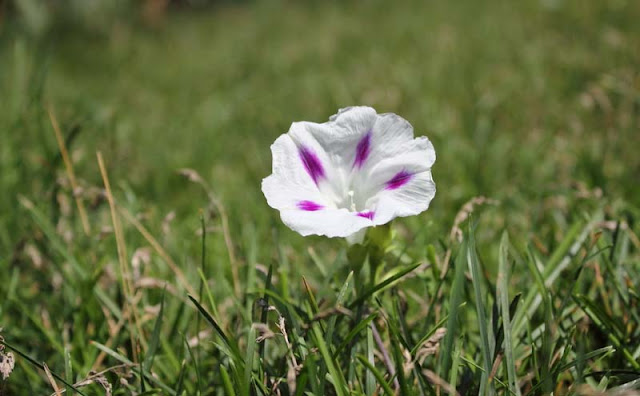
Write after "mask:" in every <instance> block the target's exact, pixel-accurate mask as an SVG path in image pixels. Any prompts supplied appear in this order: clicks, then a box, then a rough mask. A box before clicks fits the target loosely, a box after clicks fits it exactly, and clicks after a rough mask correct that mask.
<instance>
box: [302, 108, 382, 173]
mask: <svg viewBox="0 0 640 396" xmlns="http://www.w3.org/2000/svg"><path fill="white" fill-rule="evenodd" d="M376 120H377V115H376V111H375V110H374V109H372V108H371V107H364V106H358V107H348V108H346V109H340V111H339V112H338V114H336V115H333V116H331V118H330V121H329V122H326V123H324V124H312V123H306V125H307V126H308V128H309V132H310V133H311V134H312V135H313V137H314V138H315V139H316V141H317V142H318V144H320V145H321V146H322V147H323V149H324V150H325V152H327V154H328V156H329V158H330V160H331V162H332V163H333V164H334V166H336V167H339V168H341V169H344V171H345V172H350V171H351V169H352V167H353V164H354V159H355V156H356V147H357V146H358V143H359V142H360V140H361V139H362V137H363V136H364V135H366V134H367V133H368V132H369V131H371V130H372V129H373V126H374V125H375V123H376Z"/></svg>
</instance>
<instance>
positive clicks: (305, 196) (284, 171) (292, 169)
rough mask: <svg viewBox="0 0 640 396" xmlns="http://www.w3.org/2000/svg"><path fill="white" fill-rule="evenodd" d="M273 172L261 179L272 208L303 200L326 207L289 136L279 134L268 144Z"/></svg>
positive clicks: (293, 205) (295, 203)
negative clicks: (269, 145) (271, 156)
mask: <svg viewBox="0 0 640 396" xmlns="http://www.w3.org/2000/svg"><path fill="white" fill-rule="evenodd" d="M271 152H272V154H273V173H272V174H271V175H270V176H269V177H267V178H265V179H264V180H263V181H262V192H263V193H264V195H265V197H266V198H267V203H268V204H269V206H271V207H272V208H274V209H279V210H282V209H293V208H297V207H298V206H297V205H298V203H299V202H302V201H309V202H314V203H316V204H318V205H322V206H326V205H327V202H326V200H325V198H324V196H323V195H322V194H321V193H320V190H319V189H318V186H317V185H316V184H315V181H314V179H313V178H312V177H311V176H310V175H309V173H308V172H307V169H306V168H305V166H304V163H303V162H302V161H301V159H300V154H299V149H298V146H297V145H296V144H295V143H294V141H293V139H291V137H290V136H289V135H282V136H280V137H279V138H278V139H276V141H275V142H274V143H273V145H271Z"/></svg>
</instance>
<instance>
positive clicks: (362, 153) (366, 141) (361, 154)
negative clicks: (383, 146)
mask: <svg viewBox="0 0 640 396" xmlns="http://www.w3.org/2000/svg"><path fill="white" fill-rule="evenodd" d="M370 153H371V130H369V131H367V133H366V134H365V135H364V136H363V137H362V139H360V141H359V142H358V146H357V147H356V159H355V160H354V161H353V166H354V167H355V168H362V165H364V162H365V161H366V160H367V158H369V154H370Z"/></svg>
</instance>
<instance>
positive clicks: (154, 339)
mask: <svg viewBox="0 0 640 396" xmlns="http://www.w3.org/2000/svg"><path fill="white" fill-rule="evenodd" d="M165 295H166V288H165V289H164V290H163V291H162V298H161V299H160V311H159V312H158V317H157V318H156V323H155V324H154V326H153V333H152V335H151V340H149V348H148V349H147V353H146V355H145V358H144V369H145V370H146V371H149V372H151V367H153V359H154V358H155V356H156V352H157V351H158V344H159V341H160V332H161V330H162V322H163V318H164V299H165Z"/></svg>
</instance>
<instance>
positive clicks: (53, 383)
mask: <svg viewBox="0 0 640 396" xmlns="http://www.w3.org/2000/svg"><path fill="white" fill-rule="evenodd" d="M42 366H43V367H44V372H45V374H46V375H47V379H48V380H49V383H50V384H51V387H52V388H53V394H54V395H56V396H60V395H62V390H60V388H59V387H58V384H57V383H56V380H55V378H53V375H51V371H49V367H48V366H47V364H46V363H43V364H42Z"/></svg>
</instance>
